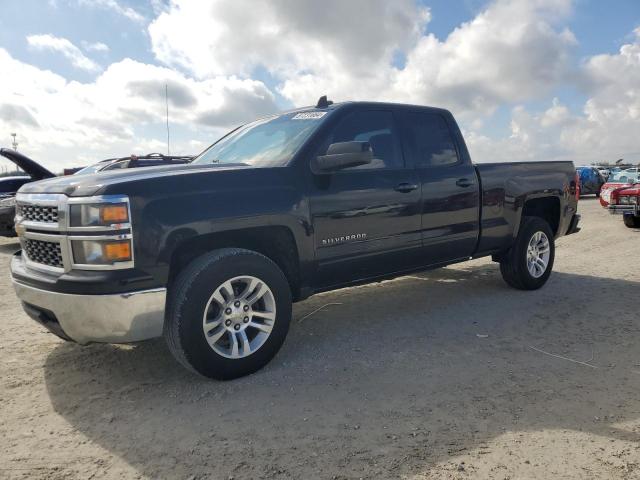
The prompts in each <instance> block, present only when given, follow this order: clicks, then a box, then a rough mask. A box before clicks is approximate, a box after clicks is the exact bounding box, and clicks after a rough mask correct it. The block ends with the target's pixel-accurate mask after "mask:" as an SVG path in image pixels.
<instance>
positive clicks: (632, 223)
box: [622, 215, 640, 228]
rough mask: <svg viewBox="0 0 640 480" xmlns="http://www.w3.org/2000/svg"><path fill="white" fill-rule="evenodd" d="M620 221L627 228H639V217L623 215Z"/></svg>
mask: <svg viewBox="0 0 640 480" xmlns="http://www.w3.org/2000/svg"><path fill="white" fill-rule="evenodd" d="M622 221H623V222H624V224H625V225H626V226H627V227H629V228H640V217H637V216H635V215H623V216H622Z"/></svg>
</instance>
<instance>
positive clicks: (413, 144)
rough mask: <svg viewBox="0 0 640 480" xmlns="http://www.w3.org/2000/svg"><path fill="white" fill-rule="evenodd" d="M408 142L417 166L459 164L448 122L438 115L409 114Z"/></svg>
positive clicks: (425, 113) (427, 113)
mask: <svg viewBox="0 0 640 480" xmlns="http://www.w3.org/2000/svg"><path fill="white" fill-rule="evenodd" d="M407 142H408V143H409V148H410V149H411V151H412V153H413V157H414V159H415V162H416V166H419V167H441V166H446V165H455V164H457V163H458V161H459V159H458V154H457V152H456V144H455V142H454V140H453V135H451V130H449V126H448V125H447V122H446V121H445V119H444V118H443V117H442V115H439V114H437V113H429V112H410V113H408V114H407Z"/></svg>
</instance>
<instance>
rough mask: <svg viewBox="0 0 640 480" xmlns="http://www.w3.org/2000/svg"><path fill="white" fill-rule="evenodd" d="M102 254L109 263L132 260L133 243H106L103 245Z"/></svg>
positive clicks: (127, 241)
mask: <svg viewBox="0 0 640 480" xmlns="http://www.w3.org/2000/svg"><path fill="white" fill-rule="evenodd" d="M102 252H103V257H104V259H105V260H107V261H109V262H122V261H124V260H131V243H130V242H129V240H126V241H124V242H109V243H104V244H103V245H102Z"/></svg>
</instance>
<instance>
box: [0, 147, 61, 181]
mask: <svg viewBox="0 0 640 480" xmlns="http://www.w3.org/2000/svg"><path fill="white" fill-rule="evenodd" d="M0 155H2V156H3V157H5V158H6V159H8V160H10V161H12V162H13V163H15V164H16V165H17V166H18V167H20V168H21V169H22V170H23V171H24V172H25V173H26V174H27V175H29V176H30V177H31V178H32V179H33V180H43V179H45V178H52V177H55V175H54V174H53V173H51V172H50V171H49V170H47V169H46V168H44V167H43V166H42V165H40V164H39V163H37V162H36V161H34V160H31V159H30V158H29V157H27V156H26V155H23V154H21V153H18V152H16V151H15V150H11V149H10V148H0Z"/></svg>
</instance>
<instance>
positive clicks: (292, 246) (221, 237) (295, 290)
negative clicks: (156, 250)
mask: <svg viewBox="0 0 640 480" xmlns="http://www.w3.org/2000/svg"><path fill="white" fill-rule="evenodd" d="M220 248H244V249H246V250H251V251H254V252H258V253H260V254H262V255H264V256H265V257H267V258H269V259H271V260H272V261H273V262H274V263H275V264H276V265H278V267H279V268H280V269H281V270H282V272H283V273H284V275H285V277H286V278H287V281H288V283H289V286H290V288H291V294H292V297H293V298H294V299H297V298H299V297H300V258H299V254H298V247H297V244H296V241H295V237H294V235H293V232H291V230H290V229H289V228H288V227H285V226H276V225H273V226H265V227H249V228H242V229H237V230H229V231H220V232H213V233H207V234H202V235H196V234H195V233H194V232H191V234H190V235H189V234H188V233H187V234H185V236H184V237H183V238H181V239H180V241H179V242H178V243H177V244H176V245H175V248H174V249H173V251H172V253H171V258H170V262H169V278H168V285H171V283H172V282H173V281H174V280H175V279H176V277H177V275H178V273H179V272H180V271H181V270H182V269H183V268H184V267H186V266H187V265H188V264H189V263H191V262H192V261H193V260H194V259H195V258H197V257H199V256H200V255H203V254H205V253H207V252H211V251H213V250H217V249H220Z"/></svg>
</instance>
